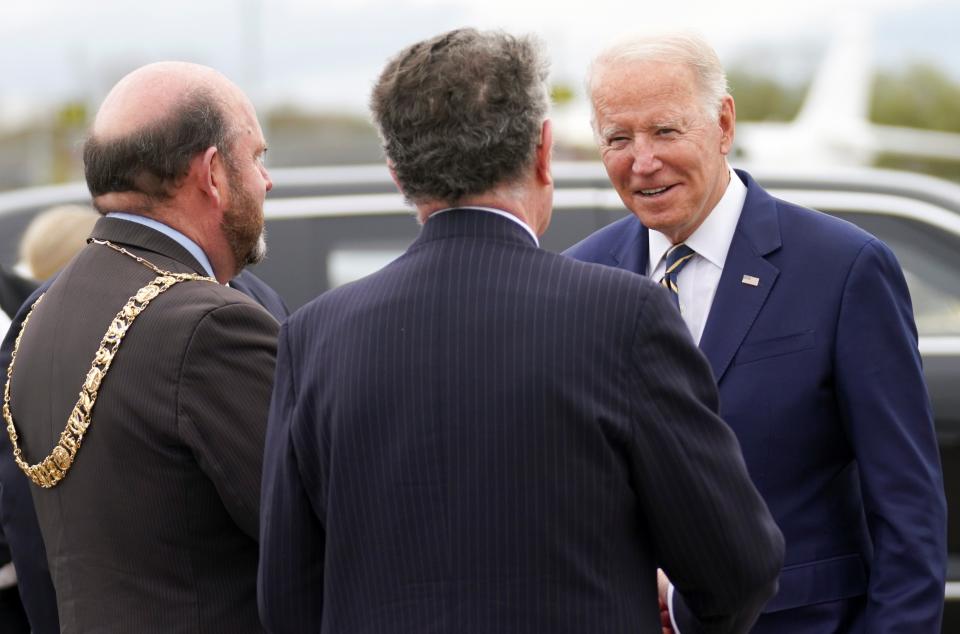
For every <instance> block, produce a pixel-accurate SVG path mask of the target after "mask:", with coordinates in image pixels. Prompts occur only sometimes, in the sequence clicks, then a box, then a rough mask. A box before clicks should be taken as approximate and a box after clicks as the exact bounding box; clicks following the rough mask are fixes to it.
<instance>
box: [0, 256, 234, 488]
mask: <svg viewBox="0 0 960 634" xmlns="http://www.w3.org/2000/svg"><path fill="white" fill-rule="evenodd" d="M91 242H94V243H96V244H102V245H104V246H107V247H110V248H111V249H113V250H114V251H116V252H118V253H122V254H123V255H126V256H128V257H131V258H133V259H134V260H136V261H137V262H139V263H140V264H142V265H144V266H146V267H147V268H149V269H150V270H152V271H153V272H155V273H156V274H157V277H156V278H154V279H153V280H152V281H151V282H150V283H149V284H147V285H146V286H144V287H143V288H141V289H140V290H138V291H137V293H136V294H135V295H134V296H133V297H131V298H130V299H129V300H127V303H126V304H125V305H124V306H123V308H121V309H120V312H119V313H117V316H116V317H114V318H113V321H111V322H110V327H109V328H107V332H106V334H104V335H103V339H101V340H100V347H99V348H98V349H97V352H96V354H95V355H94V356H93V363H92V364H91V367H90V371H89V372H87V377H86V379H85V380H84V382H83V386H82V387H81V388H80V396H79V398H78V399H77V404H76V405H74V406H73V411H71V412H70V416H69V417H68V418H67V426H66V428H65V429H64V430H63V432H62V433H61V434H60V440H59V442H57V444H56V445H55V446H54V448H53V451H51V452H50V455H48V456H47V457H46V458H44V459H43V460H41V461H40V462H38V463H37V464H34V465H31V464H27V462H26V461H25V460H24V458H23V453H22V452H21V451H20V445H18V444H17V430H16V428H15V427H14V425H13V414H12V413H11V410H10V379H11V377H12V376H13V365H14V363H15V362H16V360H17V352H18V351H19V350H20V340H21V339H22V338H23V333H24V331H26V329H27V323H28V322H29V321H30V317H31V315H33V311H34V310H36V308H37V306H38V305H39V304H40V301H41V300H43V295H41V296H40V297H38V298H37V301H35V302H34V303H33V306H31V307H30V312H29V313H27V316H26V317H25V318H24V320H23V325H22V326H21V327H20V333H19V334H18V335H17V339H16V341H15V342H14V344H13V355H12V357H11V358H10V365H9V366H8V367H7V382H6V387H5V388H4V390H3V419H4V421H5V422H6V423H7V433H8V434H9V435H10V442H11V444H12V445H13V457H14V460H16V461H17V466H19V467H20V469H21V470H22V471H23V472H24V473H25V474H27V477H28V478H30V480H32V481H33V483H34V484H36V485H38V486H41V487H43V488H45V489H49V488H51V487H53V486H56V485H57V483H59V482H60V481H61V480H63V478H64V477H65V476H66V475H67V471H68V470H69V469H70V467H71V465H72V464H73V461H74V460H75V459H76V456H77V452H78V451H79V450H80V444H81V442H83V436H84V434H86V433H87V429H88V428H89V427H90V415H91V413H92V412H93V406H94V404H95V403H96V402H97V394H98V393H99V391H100V386H101V385H102V383H103V380H104V378H106V376H107V371H108V370H109V369H110V365H111V364H112V363H113V357H114V356H115V355H116V354H117V350H118V349H119V348H120V343H121V342H122V341H123V338H124V336H125V335H126V334H127V331H128V330H129V329H130V326H131V325H132V324H133V322H134V320H135V319H136V318H137V317H138V316H139V315H140V313H142V312H143V310H144V309H145V308H146V307H147V306H148V305H149V304H150V302H152V301H153V300H154V299H156V298H157V297H158V296H159V295H160V294H161V293H163V292H165V291H166V290H167V289H169V288H170V287H171V286H173V285H174V284H178V283H179V282H186V281H206V282H214V283H216V282H217V280H215V279H213V278H212V277H207V276H205V275H197V274H196V273H171V272H170V271H164V270H163V269H161V268H159V267H157V266H155V265H154V264H153V263H151V262H150V261H149V260H147V259H145V258H142V257H140V256H137V255H134V254H133V253H130V252H129V251H127V250H126V249H124V248H123V247H118V246H116V245H115V244H113V243H111V242H110V241H109V240H96V239H92V240H91Z"/></svg>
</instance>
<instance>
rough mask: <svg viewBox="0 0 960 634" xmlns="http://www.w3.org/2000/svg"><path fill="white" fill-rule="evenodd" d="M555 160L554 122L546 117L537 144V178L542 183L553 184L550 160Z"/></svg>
mask: <svg viewBox="0 0 960 634" xmlns="http://www.w3.org/2000/svg"><path fill="white" fill-rule="evenodd" d="M552 160H553V122H552V121H550V119H545V120H544V122H543V126H542V127H541V128H540V143H538V144H537V180H539V181H540V183H541V184H542V185H552V184H553V173H552V172H551V171H550V162H551V161H552Z"/></svg>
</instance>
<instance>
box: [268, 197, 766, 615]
mask: <svg viewBox="0 0 960 634" xmlns="http://www.w3.org/2000/svg"><path fill="white" fill-rule="evenodd" d="M716 406H717V402H716V392H715V389H714V387H713V381H712V379H711V376H710V370H709V368H708V366H707V364H706V361H705V360H704V358H703V357H702V356H701V355H700V354H699V352H698V351H697V349H696V347H695V346H694V345H693V343H692V342H691V340H690V337H689V335H688V334H687V333H686V329H685V327H684V326H683V323H682V322H681V320H680V319H679V317H678V315H677V314H676V309H675V308H674V307H673V306H672V305H671V304H670V300H669V299H668V298H667V297H666V295H665V294H664V293H663V291H662V290H658V289H656V288H655V287H654V285H653V284H651V283H650V282H649V281H647V280H644V279H643V278H641V277H639V276H636V275H632V274H627V273H624V272H623V271H617V270H614V269H610V268H606V267H598V266H595V265H589V264H583V263H580V262H575V261H573V260H569V259H566V258H563V257H561V256H558V255H555V254H552V253H548V252H546V251H542V250H540V249H537V248H536V247H535V245H534V244H533V243H532V241H531V239H530V237H529V236H528V235H526V234H525V232H524V230H523V229H522V228H521V227H519V226H518V225H517V224H516V223H513V222H511V221H510V220H509V219H505V218H502V217H499V216H497V215H495V214H489V213H484V212H482V211H477V210H454V211H450V212H446V213H444V214H441V215H439V216H436V217H434V218H432V219H430V220H429V221H428V222H427V223H426V224H425V226H424V228H423V231H422V233H421V235H420V237H419V238H418V239H417V240H416V241H415V242H414V244H413V245H412V246H411V247H410V249H409V250H408V251H407V252H406V253H405V254H404V255H403V256H402V257H400V258H399V259H397V260H396V261H394V262H393V263H391V264H390V265H388V266H387V267H385V268H384V269H383V270H381V271H380V272H378V273H376V274H374V275H372V276H370V277H367V278H365V279H363V280H360V281H358V282H356V283H354V284H351V285H348V286H345V287H341V288H339V289H336V290H334V291H331V292H329V293H327V294H325V295H323V296H321V297H320V298H318V299H317V300H314V301H313V302H312V303H310V304H308V305H307V306H306V307H304V308H303V309H301V310H300V311H298V312H296V313H294V315H293V316H292V317H291V318H290V319H289V320H288V321H287V322H286V324H285V325H284V327H283V329H282V330H281V338H280V345H279V351H278V370H277V380H276V384H275V387H274V395H273V401H272V404H271V409H270V420H269V423H268V433H267V449H266V456H265V462H264V480H263V491H262V501H261V503H262V508H261V513H262V515H261V562H260V577H259V584H260V585H259V598H260V609H261V617H262V618H263V620H264V624H265V625H266V627H267V629H268V630H270V631H272V632H324V633H334V632H335V633H337V634H352V633H360V632H384V633H393V632H396V633H401V632H402V633H411V632H416V633H417V634H427V633H433V632H450V633H454V632H456V633H458V634H470V633H474V632H475V633H477V634H481V633H482V634H489V633H492V632H496V633H498V634H508V633H514V632H551V633H552V634H564V633H566V632H571V633H572V632H578V633H583V632H603V633H604V634H615V633H619V632H624V633H626V632H629V633H630V634H637V633H643V632H659V631H660V630H659V624H658V610H657V600H656V582H655V574H654V570H655V568H656V566H657V565H661V566H663V567H664V568H665V569H666V570H667V571H668V572H669V573H670V575H671V576H672V577H673V579H674V580H675V582H676V583H677V586H678V588H680V589H681V592H682V598H681V600H680V601H679V603H680V604H681V605H682V609H683V610H686V611H687V612H689V613H690V614H691V615H693V616H694V617H695V618H694V621H693V622H696V623H697V624H698V625H697V626H698V627H699V626H700V625H702V626H703V629H702V630H701V631H711V632H727V631H737V630H738V628H743V627H746V626H747V625H748V624H749V623H751V622H752V621H753V619H754V617H755V615H756V613H757V612H758V611H759V609H760V607H761V605H762V604H763V602H764V601H765V600H766V599H767V598H768V597H769V596H770V595H771V594H772V593H773V592H774V589H775V583H774V581H773V580H774V579H775V577H776V573H777V570H778V567H779V565H780V562H781V556H782V541H781V537H780V533H779V531H778V530H777V528H776V527H775V525H774V524H773V522H772V520H771V519H770V516H769V514H768V513H767V510H766V507H765V506H764V505H763V503H762V501H761V500H760V498H759V495H758V494H757V492H756V490H755V489H754V488H753V486H752V485H751V484H750V481H749V478H748V477H747V473H746V470H745V467H744V464H743V461H742V458H741V456H740V452H739V449H738V446H737V443H736V440H735V439H734V437H733V434H732V432H731V431H730V430H729V429H728V428H727V427H726V425H725V424H723V423H722V422H721V421H720V420H719V418H717V416H716V414H715V410H716ZM708 622H709V623H712V625H711V626H710V627H709V628H708V627H707V626H706V623H708ZM691 628H693V626H691ZM689 631H690V632H692V631H697V630H695V629H691V630H689ZM685 634H689V632H687V633H685Z"/></svg>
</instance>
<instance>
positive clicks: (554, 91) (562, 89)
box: [550, 82, 577, 106]
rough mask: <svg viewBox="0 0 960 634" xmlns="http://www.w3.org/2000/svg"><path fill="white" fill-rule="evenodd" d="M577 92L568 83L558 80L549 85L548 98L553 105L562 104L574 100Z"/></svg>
mask: <svg viewBox="0 0 960 634" xmlns="http://www.w3.org/2000/svg"><path fill="white" fill-rule="evenodd" d="M576 96H577V92H576V91H575V90H574V89H573V87H572V86H570V84H566V83H563V82H558V83H556V84H554V85H553V86H551V87H550V100H551V101H553V105H555V106H563V105H565V104H568V103H570V102H572V101H573V100H574V98H575V97H576Z"/></svg>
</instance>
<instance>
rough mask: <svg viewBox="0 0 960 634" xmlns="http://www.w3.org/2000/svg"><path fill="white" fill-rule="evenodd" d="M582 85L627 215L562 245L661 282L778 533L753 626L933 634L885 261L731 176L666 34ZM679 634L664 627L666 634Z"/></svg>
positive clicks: (600, 64)
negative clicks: (767, 596)
mask: <svg viewBox="0 0 960 634" xmlns="http://www.w3.org/2000/svg"><path fill="white" fill-rule="evenodd" d="M589 88H590V93H591V98H592V102H593V108H594V115H595V118H594V122H595V131H596V133H597V138H598V140H599V144H600V153H601V155H602V158H603V163H604V165H605V167H606V169H607V174H608V175H609V177H610V180H611V182H612V183H613V186H614V188H615V189H616V190H617V192H618V193H619V194H620V197H621V198H622V199H623V202H624V204H625V205H626V206H627V207H628V208H629V209H630V211H632V212H633V215H631V216H628V217H626V218H624V219H623V220H620V221H618V222H615V223H613V224H612V225H610V226H608V227H606V228H604V229H601V230H600V231H598V232H597V233H595V234H594V235H592V236H590V237H589V238H587V239H586V240H584V241H583V242H581V243H580V244H577V245H575V246H574V247H572V248H571V249H570V250H569V251H568V252H567V254H568V255H571V256H573V257H574V258H577V259H579V260H584V261H588V262H596V263H601V264H607V265H610V266H613V267H617V268H620V269H625V270H628V271H633V272H635V273H640V274H642V275H647V276H649V277H650V278H652V279H653V280H655V281H657V282H660V283H661V284H663V285H664V286H666V287H668V289H669V290H670V292H671V293H672V295H673V298H674V301H675V302H676V303H677V305H678V306H679V308H680V312H681V314H682V316H683V320H684V321H685V322H686V324H687V327H688V328H689V330H690V332H691V333H692V334H693V337H694V339H695V340H697V341H698V342H699V344H700V348H701V350H703V352H704V353H705V354H706V356H707V359H709V361H710V365H711V367H712V369H713V374H714V376H715V378H716V380H717V382H718V384H719V389H720V413H721V416H722V417H723V418H724V420H725V421H726V422H727V423H729V424H730V426H731V427H732V428H733V430H734V431H735V432H736V434H737V437H738V438H739V440H740V444H741V446H742V448H743V452H744V457H745V458H746V461H747V466H748V468H749V470H750V475H751V476H752V478H753V481H754V482H755V483H756V485H757V487H758V488H759V490H760V492H761V494H762V495H763V496H764V499H765V500H766V502H767V504H768V505H769V506H770V510H771V511H772V512H773V515H774V518H775V519H776V521H777V523H778V525H779V526H780V528H781V529H782V530H783V533H784V537H785V539H786V547H787V550H786V563H785V566H784V568H783V571H782V572H781V574H780V588H779V592H778V594H777V595H776V597H775V598H774V599H773V600H771V601H770V603H769V604H768V605H767V606H766V608H765V609H764V613H763V614H762V615H761V617H760V619H759V620H758V622H757V625H756V627H755V628H754V630H753V631H754V632H757V633H761V632H762V633H764V634H766V633H770V634H774V633H775V634H794V633H795V634H821V633H823V632H844V633H867V634H882V633H885V632H911V633H914V632H928V633H933V632H939V631H940V620H941V614H942V610H943V588H944V573H945V562H946V547H945V542H946V509H945V501H944V494H943V482H942V475H941V471H940V462H939V457H938V452H937V443H936V438H935V436H934V430H933V422H932V416H931V410H930V403H929V399H928V397H927V392H926V388H925V385H924V381H923V374H922V371H921V366H920V355H919V354H918V351H917V334H916V328H915V326H914V322H913V314H912V310H911V305H910V297H909V294H908V292H907V286H906V284H905V282H904V277H903V274H902V272H901V271H900V267H899V265H898V264H897V262H896V260H895V259H894V256H893V254H892V253H891V252H890V250H889V249H888V248H887V247H886V246H885V245H884V244H883V243H881V242H880V241H879V240H877V239H876V238H874V237H873V236H871V235H869V234H867V233H865V232H863V231H861V230H859V229H858V228H856V227H854V226H853V225H850V224H848V223H846V222H843V221H841V220H837V219H835V218H832V217H830V216H826V215H824V214H821V213H818V212H815V211H811V210H809V209H802V208H800V207H797V206H795V205H791V204H789V203H786V202H784V201H782V200H777V199H775V198H773V197H771V196H770V195H769V194H767V193H766V192H765V191H764V190H763V189H762V188H760V187H759V186H758V185H757V184H756V183H755V182H754V181H753V179H751V178H750V175H749V174H747V173H745V172H741V171H734V170H731V169H730V167H729V165H728V164H727V160H726V156H727V153H728V152H729V151H730V147H731V144H732V143H733V136H734V123H735V112H734V102H733V98H732V97H731V96H730V95H729V94H728V92H727V86H726V77H725V76H724V73H723V69H722V68H721V66H720V63H719V61H718V59H717V57H716V54H715V53H714V52H713V50H712V49H711V48H710V47H709V46H708V45H707V44H706V43H704V42H703V41H702V40H700V39H699V38H696V37H691V36H686V35H668V36H658V37H653V38H646V39H636V40H631V41H626V42H623V43H621V44H618V45H615V46H614V47H612V48H610V49H609V50H607V51H605V52H604V53H602V54H601V55H600V56H599V57H598V58H597V59H596V61H595V62H594V64H593V67H592V71H591V77H590V81H589ZM680 631H681V632H684V630H683V628H682V627H681V628H680Z"/></svg>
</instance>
